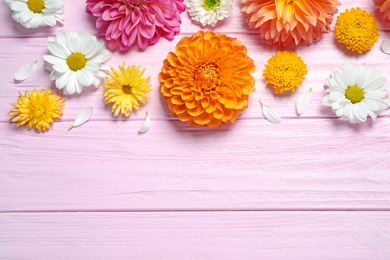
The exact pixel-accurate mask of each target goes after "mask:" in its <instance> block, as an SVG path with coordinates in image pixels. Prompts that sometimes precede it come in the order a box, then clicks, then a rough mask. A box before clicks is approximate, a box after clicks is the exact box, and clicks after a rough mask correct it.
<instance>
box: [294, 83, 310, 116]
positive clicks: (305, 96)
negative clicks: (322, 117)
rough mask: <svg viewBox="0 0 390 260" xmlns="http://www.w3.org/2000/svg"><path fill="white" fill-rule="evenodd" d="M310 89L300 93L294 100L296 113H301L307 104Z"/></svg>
mask: <svg viewBox="0 0 390 260" xmlns="http://www.w3.org/2000/svg"><path fill="white" fill-rule="evenodd" d="M311 90H312V88H310V89H309V90H308V91H306V92H305V93H304V94H303V95H301V96H300V97H299V98H298V99H297V102H296V109H297V113H298V115H302V114H303V112H304V111H305V109H306V107H307V105H308V104H309V101H310V97H311Z"/></svg>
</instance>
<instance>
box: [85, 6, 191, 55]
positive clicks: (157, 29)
mask: <svg viewBox="0 0 390 260" xmlns="http://www.w3.org/2000/svg"><path fill="white" fill-rule="evenodd" d="M183 1H184V0H87V7H86V9H87V12H89V13H91V14H92V15H93V16H95V17H97V20H96V28H98V29H101V31H100V32H99V34H98V36H104V37H105V38H106V40H107V47H108V48H109V49H110V50H115V49H117V48H118V47H119V49H120V50H121V51H126V50H128V49H129V48H130V47H131V46H133V45H134V44H138V47H139V48H141V49H145V48H146V47H147V46H148V45H153V44H155V43H157V42H158V40H159V39H160V37H165V38H167V39H168V40H173V38H174V35H176V34H177V33H178V32H179V31H180V24H181V19H180V14H181V13H182V12H183V11H184V10H185V8H186V6H185V4H184V3H183Z"/></svg>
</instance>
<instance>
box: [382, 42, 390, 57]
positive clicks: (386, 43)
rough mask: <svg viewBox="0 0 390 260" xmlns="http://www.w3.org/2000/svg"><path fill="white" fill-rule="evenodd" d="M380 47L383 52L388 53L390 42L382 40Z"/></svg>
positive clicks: (389, 51) (389, 52)
mask: <svg viewBox="0 0 390 260" xmlns="http://www.w3.org/2000/svg"><path fill="white" fill-rule="evenodd" d="M381 49H382V51H383V52H384V53H386V54H390V42H389V41H386V40H383V41H382V44H381Z"/></svg>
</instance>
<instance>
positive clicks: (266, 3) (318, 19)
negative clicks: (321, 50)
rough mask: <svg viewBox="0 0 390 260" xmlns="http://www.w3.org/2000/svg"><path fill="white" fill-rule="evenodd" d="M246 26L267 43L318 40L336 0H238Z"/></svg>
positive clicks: (326, 27) (328, 22)
mask: <svg viewBox="0 0 390 260" xmlns="http://www.w3.org/2000/svg"><path fill="white" fill-rule="evenodd" d="M240 3H242V4H244V7H243V8H242V9H241V13H242V14H243V15H244V16H246V17H247V19H246V22H247V23H248V25H249V28H251V29H254V30H255V31H257V32H260V35H261V37H262V38H265V39H266V40H267V42H268V44H270V45H278V46H286V45H288V44H289V43H291V42H294V43H295V44H296V45H299V44H303V43H304V42H305V41H309V42H310V43H311V42H313V40H319V39H321V32H322V31H324V32H329V31H330V27H329V26H330V24H331V23H332V20H333V15H334V14H336V13H337V8H336V6H337V5H340V2H339V1H338V0H321V1H319V0H241V1H240Z"/></svg>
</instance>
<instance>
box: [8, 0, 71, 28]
mask: <svg viewBox="0 0 390 260" xmlns="http://www.w3.org/2000/svg"><path fill="white" fill-rule="evenodd" d="M4 3H5V4H6V5H8V7H9V8H10V9H11V10H12V11H13V13H12V19H14V20H15V21H16V22H18V23H20V24H21V25H23V26H24V27H25V28H27V29H30V28H38V27H40V26H54V25H56V23H57V22H59V23H61V24H63V23H64V15H63V6H64V2H63V1H62V0H4Z"/></svg>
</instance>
